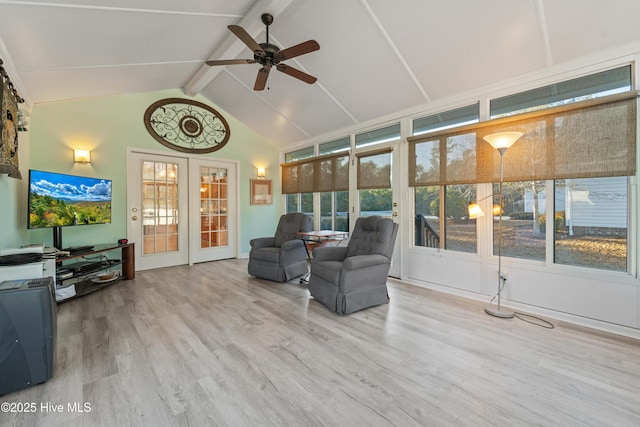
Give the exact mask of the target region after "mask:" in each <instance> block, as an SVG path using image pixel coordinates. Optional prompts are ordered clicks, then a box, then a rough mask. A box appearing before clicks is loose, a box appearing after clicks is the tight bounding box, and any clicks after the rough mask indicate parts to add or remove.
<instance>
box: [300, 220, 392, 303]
mask: <svg viewBox="0 0 640 427" xmlns="http://www.w3.org/2000/svg"><path fill="white" fill-rule="evenodd" d="M397 234H398V224H396V223H394V222H393V221H392V220H391V219H389V218H382V217H380V216H370V217H363V218H358V219H357V220H356V225H355V227H354V229H353V232H352V233H351V239H350V240H349V245H348V246H346V247H341V246H336V247H322V248H316V249H314V250H313V258H312V260H311V277H310V279H309V291H310V292H311V296H313V297H314V298H315V299H316V300H317V301H319V302H321V303H322V304H324V305H326V306H327V307H329V309H331V310H333V311H335V312H337V313H341V314H348V313H353V312H354V311H358V310H362V309H363V308H367V307H371V306H374V305H379V304H385V303H387V302H389V295H388V294H387V276H388V275H389V268H390V267H391V256H392V254H393V246H394V244H395V241H396V235H397Z"/></svg>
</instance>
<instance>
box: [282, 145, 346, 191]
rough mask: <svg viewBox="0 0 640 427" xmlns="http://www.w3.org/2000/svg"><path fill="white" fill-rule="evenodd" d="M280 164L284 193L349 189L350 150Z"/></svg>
mask: <svg viewBox="0 0 640 427" xmlns="http://www.w3.org/2000/svg"><path fill="white" fill-rule="evenodd" d="M280 166H282V194H295V193H313V192H323V191H346V190H348V189H349V153H348V152H344V153H340V154H333V155H328V156H321V157H314V158H311V159H304V160H300V161H297V162H291V163H283V164H282V165H280Z"/></svg>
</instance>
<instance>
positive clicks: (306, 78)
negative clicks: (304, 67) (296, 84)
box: [276, 64, 318, 84]
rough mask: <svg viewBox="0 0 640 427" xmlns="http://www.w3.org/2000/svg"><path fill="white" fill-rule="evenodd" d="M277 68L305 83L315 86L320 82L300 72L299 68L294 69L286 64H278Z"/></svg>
mask: <svg viewBox="0 0 640 427" xmlns="http://www.w3.org/2000/svg"><path fill="white" fill-rule="evenodd" d="M276 68H277V69H278V71H282V72H283V73H285V74H288V75H290V76H291V77H295V78H296V79H299V80H302V81H303V82H305V83H309V84H313V83H315V82H316V81H317V80H318V79H317V78H316V77H313V76H312V75H310V74H307V73H305V72H303V71H300V70H298V69H297V68H293V67H290V66H288V65H285V64H278V65H277V66H276Z"/></svg>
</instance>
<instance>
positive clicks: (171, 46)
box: [0, 0, 640, 146]
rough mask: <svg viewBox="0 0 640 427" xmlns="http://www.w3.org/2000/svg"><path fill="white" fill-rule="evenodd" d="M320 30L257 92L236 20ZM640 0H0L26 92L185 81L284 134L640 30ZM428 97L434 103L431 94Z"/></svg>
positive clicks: (480, 81) (72, 93) (575, 55)
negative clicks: (268, 17)
mask: <svg viewBox="0 0 640 427" xmlns="http://www.w3.org/2000/svg"><path fill="white" fill-rule="evenodd" d="M264 12H268V13H271V14H272V15H273V16H274V18H275V19H274V23H273V25H272V26H271V27H270V30H269V38H270V42H271V43H274V44H276V45H278V46H280V47H281V48H286V47H289V46H292V45H295V44H297V43H300V42H303V41H306V40H309V39H314V40H316V41H317V42H318V43H319V44H320V50H319V51H316V52H312V53H309V54H306V55H303V56H299V57H296V58H293V59H291V60H288V61H286V64H288V65H290V66H293V67H295V68H297V69H299V70H302V71H304V72H306V73H309V74H312V75H314V76H316V77H317V78H318V81H317V83H315V84H313V85H309V84H306V83H304V82H301V81H299V80H297V79H294V78H292V77H290V76H287V75H285V74H283V73H279V72H277V71H275V70H274V71H273V72H271V74H270V76H269V81H268V89H267V90H264V91H259V92H257V91H254V90H253V85H254V81H255V79H256V74H257V72H258V69H259V68H260V66H259V65H258V64H243V65H229V66H223V67H209V66H207V65H205V64H204V61H206V60H208V59H231V58H252V57H253V54H252V52H251V51H250V50H249V49H248V48H247V47H246V45H245V44H244V43H242V42H241V41H240V40H239V39H238V38H237V37H236V36H234V35H233V34H232V33H231V32H230V31H229V30H228V29H227V26H228V25H232V24H237V25H241V26H242V27H243V28H245V29H246V30H247V32H248V33H249V34H250V35H251V36H252V37H253V38H254V39H255V40H257V41H258V42H263V41H265V37H266V34H265V32H264V25H263V24H262V22H261V20H260V16H261V14H262V13H264ZM638 16H640V2H639V1H637V0H607V1H603V0H561V1H558V0H513V1H505V0H483V1H478V0H452V1H442V0H439V1H436V0H397V1H388V0H322V1H317V0H257V1H254V0H234V1H228V0H181V1H175V0H40V1H37V2H36V1H21V0H19V1H4V0H0V57H2V58H3V59H4V60H5V68H6V69H7V70H8V71H9V74H10V75H11V77H12V80H14V82H15V83H16V85H17V86H18V89H19V90H20V92H21V95H22V96H23V97H24V98H25V99H26V100H27V103H29V104H30V105H33V104H36V103H44V102H52V101H60V100H69V99H78V98H87V97H95V96H103V95H114V94H123V93H137V92H146V91H155V90H163V89H173V88H183V89H184V91H185V94H186V95H188V96H194V95H196V94H201V95H203V96H204V97H206V98H208V99H209V100H211V102H212V103H213V104H215V105H217V106H219V107H220V108H221V109H223V110H224V111H226V112H228V113H229V114H231V115H233V116H234V117H235V118H237V119H238V120H240V121H242V122H243V123H245V124H246V125H247V126H249V127H251V128H253V129H254V130H255V131H256V132H258V133H260V134H262V135H264V136H265V137H267V138H268V139H269V140H271V141H273V143H274V144H276V145H277V146H286V145H290V144H293V143H296V142H298V141H303V140H306V139H309V138H312V137H316V136H318V135H324V134H327V133H329V132H332V131H335V130H336V129H342V128H349V127H354V126H356V125H358V124H360V123H366V122H370V121H372V120H374V119H376V118H381V117H385V116H389V115H392V114H394V113H396V112H399V111H405V110H409V109H414V108H418V107H420V106H423V105H424V106H428V105H429V103H431V102H436V101H439V100H443V99H449V98H451V97H455V96H456V95H459V94H462V93H465V92H468V91H471V90H473V89H475V88H478V87H484V86H487V85H491V84H495V83H497V82H500V81H503V80H506V79H512V78H515V77H517V76H521V75H526V74H529V73H535V72H540V71H541V70H544V69H546V68H549V67H556V66H558V65H560V64H563V63H568V62H571V61H575V60H578V59H579V58H582V57H588V56H589V55H595V54H597V53H598V52H602V51H607V50H611V49H614V48H620V47H621V46H629V45H635V44H637V43H640V25H637V23H636V20H637V17H638ZM425 108H426V107H425Z"/></svg>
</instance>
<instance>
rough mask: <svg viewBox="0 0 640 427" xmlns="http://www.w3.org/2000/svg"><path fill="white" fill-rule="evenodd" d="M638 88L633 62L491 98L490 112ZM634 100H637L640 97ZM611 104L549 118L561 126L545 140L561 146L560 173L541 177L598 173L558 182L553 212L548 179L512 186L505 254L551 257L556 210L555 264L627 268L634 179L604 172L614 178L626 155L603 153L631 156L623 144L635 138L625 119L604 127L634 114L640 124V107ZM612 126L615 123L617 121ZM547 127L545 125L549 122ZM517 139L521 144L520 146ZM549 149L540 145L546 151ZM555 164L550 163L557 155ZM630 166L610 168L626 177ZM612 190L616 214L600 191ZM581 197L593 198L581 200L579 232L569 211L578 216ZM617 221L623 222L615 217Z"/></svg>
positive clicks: (507, 189)
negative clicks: (548, 230)
mask: <svg viewBox="0 0 640 427" xmlns="http://www.w3.org/2000/svg"><path fill="white" fill-rule="evenodd" d="M630 89H631V67H630V66H624V67H620V68H616V69H613V70H607V71H603V72H600V73H596V74H592V75H589V76H585V77H580V78H577V79H572V80H568V81H565V82H560V83H557V84H553V85H549V86H545V87H542V88H537V89H534V90H530V91H526V92H521V93H517V94H514V95H510V96H507V97H503V98H498V99H494V100H491V103H490V106H491V107H490V108H491V110H490V114H491V117H492V118H494V117H502V116H509V115H512V114H516V113H522V112H527V111H535V110H540V109H543V108H549V107H554V106H558V105H566V104H571V103H576V102H579V101H584V100H588V99H594V98H600V97H603V96H607V95H611V94H615V93H620V92H627V91H629V90H630ZM633 103H634V104H635V100H634V101H633ZM621 105H622V104H621ZM606 108H607V107H603V108H602V109H601V110H598V109H595V108H594V109H592V110H586V109H585V111H586V113H584V114H580V113H577V114H573V113H571V112H568V113H560V114H558V115H557V116H555V117H554V118H552V119H551V120H546V125H547V126H546V128H551V127H553V129H550V130H546V129H545V130H544V132H545V133H546V134H545V138H546V139H547V140H549V138H551V139H552V140H551V141H548V142H551V143H552V144H554V147H553V151H552V153H553V157H551V160H552V161H553V164H552V168H553V171H552V173H551V174H550V173H548V172H547V173H543V174H541V175H546V176H548V177H552V175H558V174H559V175H562V176H563V177H566V178H573V177H575V178H579V177H583V176H590V175H593V176H594V177H592V178H584V179H560V180H555V181H553V182H554V185H555V189H556V190H555V204H554V205H555V212H553V213H551V212H546V197H545V191H544V190H545V188H544V187H545V181H517V182H508V183H505V184H504V194H505V202H504V212H503V215H504V216H503V223H502V227H503V230H502V255H504V256H509V257H514V258H526V259H532V260H545V244H546V243H545V241H546V240H545V239H546V235H545V227H546V221H547V219H548V218H549V217H550V215H551V214H553V221H554V230H555V236H554V239H555V240H554V248H555V255H554V257H555V259H554V262H555V263H557V264H567V265H575V266H583V267H594V268H601V269H608V270H618V271H626V267H627V261H626V255H627V246H626V234H627V233H626V230H627V224H626V218H627V203H626V202H627V196H628V195H627V189H626V188H627V187H626V182H627V178H626V177H616V178H607V177H602V178H596V177H597V176H606V175H607V172H602V171H600V169H602V168H603V167H604V168H609V167H610V166H609V165H611V164H613V163H614V162H617V161H619V160H620V159H619V160H615V159H613V158H610V156H606V155H600V154H599V152H600V150H606V151H609V153H612V152H613V153H619V154H620V157H621V158H624V157H627V158H629V157H628V156H626V154H625V153H628V152H629V151H628V149H625V148H620V149H619V148H618V144H626V143H625V142H624V140H625V139H626V138H627V135H626V130H627V128H628V126H627V124H626V123H624V124H622V125H621V126H620V128H618V129H619V130H616V131H611V129H606V128H607V126H601V125H600V124H601V123H614V122H615V121H616V120H618V118H620V117H624V116H627V115H628V116H629V117H631V120H634V121H635V108H633V111H632V112H631V110H630V109H629V108H628V107H625V106H622V107H621V108H619V107H613V108H611V113H610V114H611V115H608V114H609V113H607V112H606ZM612 127H615V125H613V124H612ZM540 128H541V129H544V127H542V126H541V127H540ZM603 129H605V132H608V134H607V135H605V133H602V130H603ZM585 135H588V136H585ZM610 135H616V138H614V139H615V141H613V142H612V141H611V137H610ZM599 140H600V141H608V142H607V144H606V145H605V144H602V143H599V144H598V141H599ZM594 141H595V142H594ZM517 144H518V142H516V145H514V148H516V147H517ZM598 145H599V146H598ZM614 145H615V146H614ZM520 148H522V147H520ZM546 149H547V148H539V150H540V151H542V150H546ZM510 151H511V149H510ZM514 151H515V150H514ZM531 152H533V150H532V149H531ZM510 154H511V153H510ZM509 157H510V156H507V157H506V159H509ZM513 157H519V155H518V154H516V155H515V156H513ZM607 157H609V158H607ZM541 158H542V157H541ZM518 160H519V161H518ZM507 161H508V160H507ZM547 162H548V163H550V162H549V159H547ZM594 162H595V163H594ZM623 162H624V161H622V162H620V163H623ZM596 163H597V164H596ZM515 164H519V165H522V164H523V162H522V158H520V159H516V161H515ZM627 166H630V167H635V165H634V166H631V165H627ZM622 169H624V167H622V168H620V167H611V169H610V173H613V174H616V175H617V174H622V173H624V172H621V170H622ZM550 175H551V176H550ZM497 188H498V184H494V194H497ZM578 188H579V189H578ZM606 191H611V193H610V197H614V196H611V195H613V194H615V197H614V198H615V199H616V202H615V203H613V202H610V207H611V210H612V212H610V214H609V213H606V212H603V211H606V209H605V208H604V206H606V205H607V202H605V201H604V200H603V199H599V196H598V195H602V194H604V192H606ZM574 198H577V199H589V201H586V200H582V201H581V202H575V203H577V205H576V206H578V208H577V209H578V211H577V212H578V215H579V219H578V221H579V222H580V224H581V225H579V226H578V228H577V229H576V230H577V234H576V232H575V231H574V230H573V228H572V227H569V226H567V215H571V213H572V210H571V207H572V205H573V204H574V202H573V201H574V200H576V199H574ZM496 200H497V198H496ZM623 201H624V203H623ZM496 203H497V202H496ZM611 203H613V204H611ZM567 209H568V211H569V214H568V213H567ZM573 213H575V211H574V212H573ZM605 217H606V218H607V219H605ZM613 218H617V220H615V221H614V220H613ZM622 218H624V221H622ZM572 220H575V217H574V218H569V225H572V222H571V221H572ZM574 224H575V221H574V223H573V225H574ZM494 225H495V222H494ZM497 234H498V230H497V227H494V232H493V236H494V251H493V252H494V254H497Z"/></svg>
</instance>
